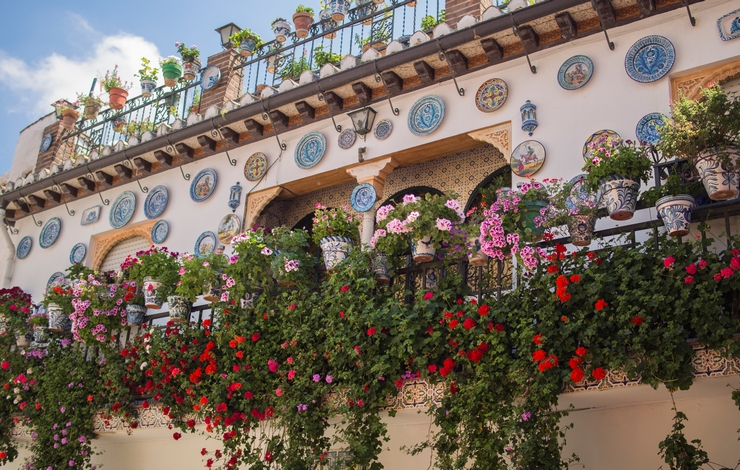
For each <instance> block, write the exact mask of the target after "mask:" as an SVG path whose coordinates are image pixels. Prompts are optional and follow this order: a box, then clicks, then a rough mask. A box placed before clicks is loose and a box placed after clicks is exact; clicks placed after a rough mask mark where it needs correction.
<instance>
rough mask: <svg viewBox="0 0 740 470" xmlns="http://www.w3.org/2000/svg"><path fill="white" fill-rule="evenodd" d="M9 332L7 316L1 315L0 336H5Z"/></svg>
mask: <svg viewBox="0 0 740 470" xmlns="http://www.w3.org/2000/svg"><path fill="white" fill-rule="evenodd" d="M7 332H8V320H7V319H6V318H5V315H3V314H2V313H0V336H3V335H5V334H6V333H7Z"/></svg>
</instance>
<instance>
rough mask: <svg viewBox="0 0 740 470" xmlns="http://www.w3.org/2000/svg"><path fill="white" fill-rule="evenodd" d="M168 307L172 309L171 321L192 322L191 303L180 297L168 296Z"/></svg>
mask: <svg viewBox="0 0 740 470" xmlns="http://www.w3.org/2000/svg"><path fill="white" fill-rule="evenodd" d="M167 305H168V306H169V308H170V321H174V322H178V323H182V322H189V321H190V306H191V305H190V302H188V301H187V300H186V299H185V298H184V297H180V296H179V295H170V296H167Z"/></svg>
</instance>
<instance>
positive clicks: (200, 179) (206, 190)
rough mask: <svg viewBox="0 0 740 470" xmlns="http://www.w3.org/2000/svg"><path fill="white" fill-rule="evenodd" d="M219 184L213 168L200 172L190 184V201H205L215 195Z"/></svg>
mask: <svg viewBox="0 0 740 470" xmlns="http://www.w3.org/2000/svg"><path fill="white" fill-rule="evenodd" d="M217 182H218V176H217V175H216V171H215V170H214V169H213V168H206V169H204V170H200V171H199V172H198V174H197V175H195V178H193V182H192V183H191V184H190V199H192V200H193V201H195V202H203V201H205V200H206V199H208V198H209V197H210V196H211V194H213V190H214V189H216V183H217Z"/></svg>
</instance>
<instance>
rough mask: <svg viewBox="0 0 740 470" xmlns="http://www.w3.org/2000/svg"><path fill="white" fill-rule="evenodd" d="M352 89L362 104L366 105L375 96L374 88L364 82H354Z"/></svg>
mask: <svg viewBox="0 0 740 470" xmlns="http://www.w3.org/2000/svg"><path fill="white" fill-rule="evenodd" d="M352 91H354V92H355V95H357V99H358V100H359V101H360V104H361V105H363V106H365V105H366V104H368V103H369V102H370V100H371V99H372V98H373V89H372V88H370V87H369V86H367V85H365V84H364V83H362V82H357V83H353V84H352Z"/></svg>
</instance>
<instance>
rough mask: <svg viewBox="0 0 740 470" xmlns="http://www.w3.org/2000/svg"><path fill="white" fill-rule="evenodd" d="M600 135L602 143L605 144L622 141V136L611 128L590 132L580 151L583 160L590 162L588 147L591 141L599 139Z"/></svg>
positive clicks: (591, 156) (589, 149)
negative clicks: (602, 139)
mask: <svg viewBox="0 0 740 470" xmlns="http://www.w3.org/2000/svg"><path fill="white" fill-rule="evenodd" d="M602 136H603V138H604V143H605V144H607V145H609V144H611V143H612V142H616V143H617V144H621V143H622V137H621V136H620V135H619V134H617V133H616V132H614V131H613V130H611V129H602V130H600V131H596V132H594V133H593V134H591V137H589V138H588V139H587V140H586V143H585V144H583V149H582V153H583V160H584V161H585V162H590V161H591V160H592V159H593V155H591V148H590V147H591V142H593V141H596V140H599V139H601V138H602Z"/></svg>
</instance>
